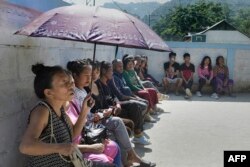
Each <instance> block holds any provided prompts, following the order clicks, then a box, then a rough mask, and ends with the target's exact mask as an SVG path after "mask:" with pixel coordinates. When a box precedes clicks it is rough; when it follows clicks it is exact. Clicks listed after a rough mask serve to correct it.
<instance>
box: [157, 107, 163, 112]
mask: <svg viewBox="0 0 250 167" xmlns="http://www.w3.org/2000/svg"><path fill="white" fill-rule="evenodd" d="M155 112H164V110H163V109H162V108H160V107H156V108H155Z"/></svg>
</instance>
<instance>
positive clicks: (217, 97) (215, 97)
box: [211, 93, 219, 99]
mask: <svg viewBox="0 0 250 167" xmlns="http://www.w3.org/2000/svg"><path fill="white" fill-rule="evenodd" d="M211 97H212V98H214V99H219V96H218V95H217V93H213V94H212V95H211Z"/></svg>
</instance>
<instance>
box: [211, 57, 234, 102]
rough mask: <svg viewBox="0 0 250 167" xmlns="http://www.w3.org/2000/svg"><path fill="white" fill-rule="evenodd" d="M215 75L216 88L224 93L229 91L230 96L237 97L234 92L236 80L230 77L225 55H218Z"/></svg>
mask: <svg viewBox="0 0 250 167" xmlns="http://www.w3.org/2000/svg"><path fill="white" fill-rule="evenodd" d="M214 77H215V79H216V89H217V92H218V93H220V94H224V93H226V92H227V93H228V95H229V96H230V97H235V95H233V94H232V93H233V84H234V81H233V80H232V79H229V70H228V67H227V66H226V65H225V60H224V57H223V56H218V57H217V58H216V66H215V67H214Z"/></svg>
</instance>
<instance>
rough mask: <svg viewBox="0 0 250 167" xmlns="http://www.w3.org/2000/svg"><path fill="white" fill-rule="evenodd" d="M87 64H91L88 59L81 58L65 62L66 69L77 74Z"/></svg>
mask: <svg viewBox="0 0 250 167" xmlns="http://www.w3.org/2000/svg"><path fill="white" fill-rule="evenodd" d="M88 65H91V64H90V62H89V60H87V59H83V60H75V61H69V62H68V63H67V69H68V70H69V71H70V72H72V74H75V75H77V76H79V75H80V74H81V73H82V72H83V70H85V69H86V67H87V66H88Z"/></svg>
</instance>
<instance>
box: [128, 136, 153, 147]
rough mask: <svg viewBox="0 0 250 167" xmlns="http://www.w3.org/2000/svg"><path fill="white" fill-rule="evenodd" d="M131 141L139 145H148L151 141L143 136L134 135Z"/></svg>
mask: <svg viewBox="0 0 250 167" xmlns="http://www.w3.org/2000/svg"><path fill="white" fill-rule="evenodd" d="M131 142H132V143H134V144H141V145H150V144H151V142H150V141H149V140H148V139H147V138H146V137H145V136H141V137H134V138H133V140H132V141H131Z"/></svg>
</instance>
